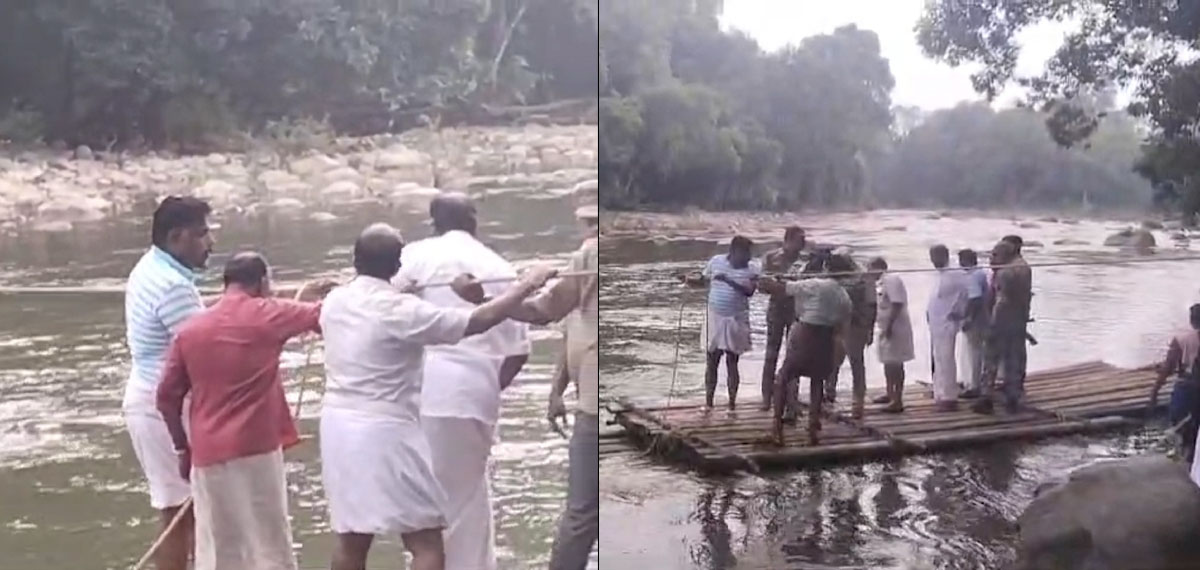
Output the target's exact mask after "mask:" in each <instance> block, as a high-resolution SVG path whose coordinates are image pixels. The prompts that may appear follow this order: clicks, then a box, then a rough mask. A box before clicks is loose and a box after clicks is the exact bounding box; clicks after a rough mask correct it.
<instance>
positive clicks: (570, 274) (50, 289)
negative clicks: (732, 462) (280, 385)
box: [0, 271, 597, 295]
mask: <svg viewBox="0 0 1200 570" xmlns="http://www.w3.org/2000/svg"><path fill="white" fill-rule="evenodd" d="M596 275H597V274H596V272H594V271H563V272H560V273H559V274H557V275H555V276H554V278H555V279H571V278H580V277H594V276H596ZM519 279H520V277H493V278H487V279H477V280H476V282H477V283H482V284H485V285H486V284H489V283H507V282H511V281H517V280H519ZM453 284H454V283H453V282H452V281H440V282H435V283H428V284H425V285H420V286H418V287H416V290H422V289H431V288H434V287H450V286H451V285H453ZM276 287H278V288H281V289H285V290H288V289H291V288H292V287H295V285H292V286H288V285H286V284H279V285H276ZM92 294H97V295H104V294H111V295H116V294H121V295H124V294H125V286H124V285H90V286H89V285H61V286H60V285H28V286H25V285H0V295H92ZM200 294H201V295H220V294H221V290H220V289H217V288H204V289H200Z"/></svg>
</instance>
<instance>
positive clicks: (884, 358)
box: [684, 226, 1033, 444]
mask: <svg viewBox="0 0 1200 570" xmlns="http://www.w3.org/2000/svg"><path fill="white" fill-rule="evenodd" d="M1022 244H1023V241H1022V239H1021V238H1020V237H1019V236H1015V235H1012V236H1006V237H1005V238H1003V239H1002V240H1000V242H999V243H997V244H996V245H995V247H993V248H992V251H991V258H990V263H991V267H992V272H991V274H990V275H989V274H988V272H987V271H986V270H985V269H983V268H981V267H979V264H978V255H977V254H976V253H975V252H974V251H973V250H970V249H964V250H961V251H959V252H958V260H959V266H958V267H952V266H951V264H950V251H949V249H948V248H947V247H946V246H944V245H935V246H933V247H931V248H930V249H929V258H930V261H931V262H932V264H933V267H934V268H935V269H936V273H937V278H936V283H935V285H934V287H933V289H932V293H931V295H930V298H929V302H928V305H927V306H926V322H927V323H928V326H929V330H930V355H931V362H932V370H931V372H932V377H933V378H932V379H933V382H932V383H933V393H934V400H935V406H936V409H937V410H938V411H953V410H955V409H957V407H958V401H959V399H971V400H975V402H974V404H973V406H972V409H973V410H974V411H975V412H977V413H981V414H992V413H994V405H995V404H994V400H995V397H994V392H995V388H994V386H995V382H996V377H997V375H998V374H999V372H1000V371H1001V370H1003V372H1004V374H1003V403H1004V405H1005V408H1006V410H1007V411H1008V412H1009V413H1015V412H1016V411H1017V410H1018V408H1019V406H1020V402H1021V399H1022V398H1023V396H1024V381H1025V369H1026V346H1025V344H1026V341H1027V340H1029V341H1031V342H1032V337H1031V336H1029V334H1028V331H1027V327H1028V323H1029V321H1030V319H1029V317H1030V301H1031V299H1032V283H1033V280H1032V271H1031V269H1030V267H1029V264H1028V263H1026V262H1025V260H1024V258H1023V257H1022V255H1021V246H1022ZM809 249H810V248H809V247H808V242H807V236H806V234H805V232H804V230H803V229H801V228H799V227H795V226H793V227H789V228H787V229H786V230H785V232H784V236H783V245H782V246H781V247H780V248H778V249H774V250H772V251H770V252H768V253H767V254H766V255H765V256H763V258H762V260H761V261H757V260H755V259H754V254H753V250H754V243H753V242H752V241H751V240H750V239H749V238H747V237H745V236H740V235H739V236H734V237H733V239H732V240H731V241H730V244H729V250H728V252H727V253H724V254H720V255H717V256H714V257H713V258H712V259H710V260H709V261H708V264H707V265H706V266H705V268H704V269H703V271H702V272H700V273H699V274H690V275H687V276H685V277H684V281H685V282H686V283H688V284H690V285H693V286H707V287H708V312H707V315H706V319H705V326H704V332H702V334H701V337H702V341H703V343H704V346H703V348H704V351H705V353H706V354H707V367H706V370H705V390H706V393H705V403H706V405H707V407H708V408H712V406H713V399H714V395H715V392H716V388H717V378H718V372H719V368H720V363H721V360H722V359H724V360H725V369H726V382H727V386H728V393H729V403H728V405H729V409H731V410H732V409H734V408H735V406H736V402H737V393H738V385H739V383H740V375H739V372H738V360H739V357H740V356H741V355H742V354H744V353H746V352H747V351H749V350H750V348H751V340H750V336H751V335H750V303H749V299H750V297H751V296H753V295H754V294H755V292H757V291H762V292H764V293H766V294H768V295H770V301H769V304H768V308H767V314H766V322H767V346H766V354H765V358H764V362H763V372H762V407H761V409H762V410H763V411H766V410H770V409H772V408H773V409H774V417H775V424H774V426H775V427H774V436H775V438H776V440H777V441H779V442H780V443H781V444H782V441H783V424H784V423H794V422H795V421H796V416H797V413H798V411H799V405H798V401H799V385H798V383H799V379H800V377H802V376H803V377H808V378H809V379H810V392H809V394H810V398H809V402H810V403H809V418H808V437H809V440H810V442H812V443H816V442H817V440H818V435H819V433H820V429H821V407H822V403H832V402H833V401H834V400H835V398H836V394H837V381H838V371H839V369H840V368H841V365H842V363H843V362H844V361H845V360H847V359H848V360H849V361H850V372H851V376H852V378H853V404H852V415H853V417H854V418H855V419H861V418H862V416H863V413H864V407H865V402H864V400H865V398H866V370H865V367H864V351H865V349H866V348H867V347H869V346H871V345H872V344H875V345H876V349H877V351H878V355H879V361H880V362H881V363H882V364H883V371H884V377H885V379H886V386H887V390H886V393H885V394H884V395H882V396H880V397H879V398H876V400H875V403H878V404H884V405H885V407H884V408H883V411H885V412H890V413H900V412H903V411H904V403H903V402H904V400H903V394H904V381H905V369H904V366H905V363H907V362H909V361H911V360H913V359H914V358H915V352H914V346H913V327H912V321H911V319H910V317H909V309H908V306H909V299H908V293H907V289H906V287H905V285H904V280H903V279H902V278H901V276H900V275H899V274H896V273H889V272H888V263H887V261H886V260H885V259H883V258H882V257H876V258H873V259H871V260H870V261H869V262H868V263H867V268H866V270H865V271H864V270H862V269H861V268H860V267H859V265H858V264H857V263H856V262H855V261H854V259H853V258H852V257H851V255H850V253H849V251H847V250H845V249H836V250H835V249H829V248H812V250H811V251H808V250H809ZM805 258H807V260H806V263H805V265H804V267H803V269H802V271H801V272H800V273H799V275H797V276H793V275H792V274H791V271H792V268H793V266H795V265H796V264H798V263H799V262H801V261H802V260H805ZM876 335H878V338H876ZM960 336H961V337H962V339H963V342H964V343H965V347H964V348H965V350H963V355H962V358H961V360H962V362H961V363H959V362H956V356H955V355H956V345H957V342H958V339H959V337H960ZM785 338H786V339H787V343H786V345H787V352H786V355H785V357H784V359H783V363H782V365H780V366H779V367H778V369H777V368H776V365H777V364H778V361H779V355H780V348H781V347H782V345H783V344H784V339H785ZM960 369H961V375H962V376H963V377H964V379H965V387H964V386H961V385H960V384H959V376H960Z"/></svg>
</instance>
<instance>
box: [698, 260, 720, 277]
mask: <svg viewBox="0 0 1200 570" xmlns="http://www.w3.org/2000/svg"><path fill="white" fill-rule="evenodd" d="M718 257H719V256H718ZM702 273H703V274H704V277H706V278H708V279H712V276H713V275H716V274H717V258H716V257H714V258H712V259H709V260H708V263H707V264H705V265H704V271H703V272H702Z"/></svg>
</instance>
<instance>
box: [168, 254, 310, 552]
mask: <svg viewBox="0 0 1200 570" xmlns="http://www.w3.org/2000/svg"><path fill="white" fill-rule="evenodd" d="M224 280H225V291H224V293H223V294H222V295H221V298H220V300H218V301H217V302H216V304H214V305H213V306H212V307H211V308H209V309H208V310H206V311H202V312H200V313H198V314H196V316H195V317H193V318H192V319H190V320H188V322H187V324H185V325H184V326H183V328H182V329H180V331H179V334H178V335H176V337H175V340H174V341H173V342H172V343H171V349H170V352H169V353H168V356H167V361H166V364H165V366H164V369H163V377H162V381H161V383H160V384H159V386H158V409H159V411H160V412H162V415H163V419H164V420H165V421H166V425H167V431H169V432H170V434H171V439H172V440H173V441H174V445H175V452H176V453H177V454H179V474H180V475H181V476H182V477H183V478H185V479H190V480H191V487H192V494H193V497H194V499H195V501H194V503H193V504H194V505H195V509H194V513H195V520H196V570H242V569H246V568H254V569H256V570H294V569H295V568H296V558H295V555H294V554H293V553H292V531H291V526H290V525H291V523H290V521H289V520H288V503H287V479H286V473H285V471H284V465H283V450H284V449H285V448H287V447H290V446H292V445H294V444H296V443H297V442H299V436H298V433H297V431H296V425H295V422H294V421H293V419H292V416H291V412H290V411H289V410H288V404H287V398H286V397H285V396H284V392H283V383H282V379H281V377H280V373H279V356H280V354H281V353H282V352H283V346H284V343H286V342H287V341H288V340H289V339H291V338H293V337H296V336H299V335H301V334H303V333H306V332H318V328H317V316H318V314H319V313H320V310H321V307H320V305H319V304H316V303H302V302H296V301H287V300H283V299H276V298H273V297H272V296H271V279H270V268H269V267H268V265H267V262H266V260H265V259H263V258H262V256H260V255H259V254H257V253H240V254H237V255H235V256H233V257H232V258H230V259H229V262H228V263H226V264H225V275H224ZM332 286H333V283H332V282H323V283H321V284H311V283H310V284H307V285H305V286H304V287H303V288H302V289H301V291H300V294H299V295H297V299H298V300H299V299H309V298H312V299H314V300H315V299H316V298H319V297H320V296H321V295H323V294H324V293H326V292H328V291H329V289H330V288H332ZM189 395H190V396H191V399H192V404H191V410H190V416H189V417H190V419H191V433H190V437H189V434H188V433H187V432H186V431H185V430H184V428H183V422H184V419H183V414H184V406H183V402H184V398H186V397H188V396H189Z"/></svg>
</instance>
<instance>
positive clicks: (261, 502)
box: [192, 449, 296, 570]
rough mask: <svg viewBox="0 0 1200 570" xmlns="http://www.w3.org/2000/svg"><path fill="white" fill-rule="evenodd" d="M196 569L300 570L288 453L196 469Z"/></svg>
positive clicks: (280, 452)
mask: <svg viewBox="0 0 1200 570" xmlns="http://www.w3.org/2000/svg"><path fill="white" fill-rule="evenodd" d="M192 495H193V498H194V501H195V502H194V503H193V504H194V508H195V515H196V566H195V570H250V569H251V568H252V569H254V570H296V557H295V555H294V554H293V553H292V527H291V523H290V522H289V520H288V499H287V475H286V473H285V471H284V468H283V451H282V450H280V449H276V450H275V451H271V452H268V453H263V454H260V455H252V456H250V457H242V458H239V459H234V460H232V461H227V462H225V463H220V464H217V465H212V466H208V467H197V468H194V469H192Z"/></svg>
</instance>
